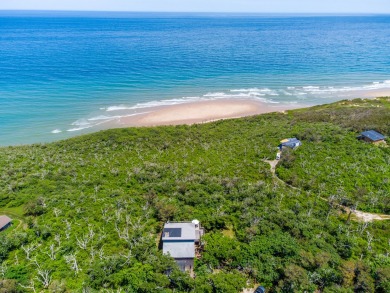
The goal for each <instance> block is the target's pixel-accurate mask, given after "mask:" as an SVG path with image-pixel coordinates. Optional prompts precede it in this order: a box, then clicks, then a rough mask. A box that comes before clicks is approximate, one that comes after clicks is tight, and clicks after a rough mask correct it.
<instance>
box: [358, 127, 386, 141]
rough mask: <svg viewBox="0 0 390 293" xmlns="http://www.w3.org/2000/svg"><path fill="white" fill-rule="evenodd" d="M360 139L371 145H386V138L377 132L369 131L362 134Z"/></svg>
mask: <svg viewBox="0 0 390 293" xmlns="http://www.w3.org/2000/svg"><path fill="white" fill-rule="evenodd" d="M358 139H361V140H364V141H366V142H371V143H384V142H385V136H384V135H383V134H381V133H379V132H377V131H375V130H367V131H364V132H362V133H361V134H360V135H359V136H358Z"/></svg>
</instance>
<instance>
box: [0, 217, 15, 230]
mask: <svg viewBox="0 0 390 293" xmlns="http://www.w3.org/2000/svg"><path fill="white" fill-rule="evenodd" d="M11 223H12V219H11V218H9V217H7V216H0V231H3V230H5V229H7V228H8V227H9V226H11Z"/></svg>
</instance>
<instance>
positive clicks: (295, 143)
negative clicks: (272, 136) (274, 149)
mask: <svg viewBox="0 0 390 293" xmlns="http://www.w3.org/2000/svg"><path fill="white" fill-rule="evenodd" d="M301 145H302V142H301V141H300V140H299V139H297V138H295V137H293V138H286V139H283V140H281V141H280V144H279V146H278V147H279V150H283V148H291V149H295V148H297V147H299V146H301Z"/></svg>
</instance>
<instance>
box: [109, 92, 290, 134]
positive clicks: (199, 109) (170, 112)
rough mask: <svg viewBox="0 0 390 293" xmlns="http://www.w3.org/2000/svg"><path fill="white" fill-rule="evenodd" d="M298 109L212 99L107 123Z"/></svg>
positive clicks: (164, 122) (178, 121) (195, 119)
mask: <svg viewBox="0 0 390 293" xmlns="http://www.w3.org/2000/svg"><path fill="white" fill-rule="evenodd" d="M294 108H296V107H293V106H286V105H284V106H281V105H278V104H266V103H262V102H258V101H253V100H231V99H223V100H210V101H200V102H196V103H183V104H177V105H171V106H163V107H156V108H150V109H148V113H144V114H139V115H135V116H130V117H122V118H119V119H117V120H116V121H111V122H109V123H107V124H106V125H105V126H106V127H130V126H157V125H179V124H194V123H205V122H211V121H214V120H220V119H228V118H238V117H244V116H252V115H256V114H264V113H270V112H281V111H284V110H288V109H294Z"/></svg>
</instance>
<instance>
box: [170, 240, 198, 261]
mask: <svg viewBox="0 0 390 293" xmlns="http://www.w3.org/2000/svg"><path fill="white" fill-rule="evenodd" d="M163 253H164V254H169V255H170V256H172V257H173V258H195V243H194V242H193V241H177V242H175V241H166V242H164V243H163Z"/></svg>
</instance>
